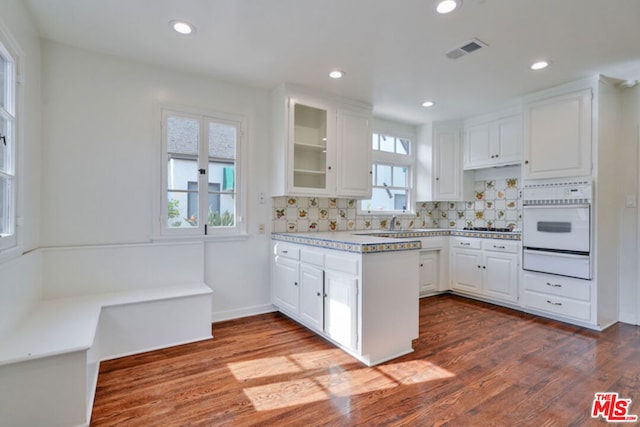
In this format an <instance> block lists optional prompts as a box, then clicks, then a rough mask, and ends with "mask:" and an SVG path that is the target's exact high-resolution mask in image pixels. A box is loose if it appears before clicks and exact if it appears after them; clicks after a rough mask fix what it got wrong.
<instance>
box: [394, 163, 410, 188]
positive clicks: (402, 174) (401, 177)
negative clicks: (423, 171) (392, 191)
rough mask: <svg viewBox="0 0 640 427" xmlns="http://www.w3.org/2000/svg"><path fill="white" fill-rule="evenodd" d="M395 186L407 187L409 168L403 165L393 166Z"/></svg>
mask: <svg viewBox="0 0 640 427" xmlns="http://www.w3.org/2000/svg"><path fill="white" fill-rule="evenodd" d="M393 186H394V187H406V186H407V168H406V167H402V166H394V167H393Z"/></svg>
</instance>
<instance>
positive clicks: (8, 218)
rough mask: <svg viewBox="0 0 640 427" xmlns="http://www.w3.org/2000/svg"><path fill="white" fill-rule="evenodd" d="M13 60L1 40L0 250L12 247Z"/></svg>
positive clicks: (14, 64) (14, 76)
mask: <svg viewBox="0 0 640 427" xmlns="http://www.w3.org/2000/svg"><path fill="white" fill-rule="evenodd" d="M16 84H17V79H16V61H15V59H14V58H13V57H12V56H11V55H10V54H9V52H8V51H7V49H6V47H5V46H4V45H3V44H2V42H1V41H0V249H7V248H9V247H12V246H15V245H16V242H17V239H16V228H15V224H16V221H15V217H16V201H17V195H16V179H17V175H16V149H17V147H16V132H15V130H16V115H15V113H16V97H15V94H16V91H17V87H16Z"/></svg>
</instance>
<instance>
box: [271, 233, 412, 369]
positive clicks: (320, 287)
mask: <svg viewBox="0 0 640 427" xmlns="http://www.w3.org/2000/svg"><path fill="white" fill-rule="evenodd" d="M340 236H341V237H340V238H339V240H337V241H336V244H337V245H338V246H339V247H346V246H348V244H345V243H342V241H345V240H349V239H348V238H347V236H342V235H340ZM278 238H282V236H277V237H274V240H273V241H272V243H273V255H274V258H273V263H272V265H273V272H272V284H271V288H272V303H273V304H274V305H275V306H276V307H277V308H278V309H279V310H280V311H282V312H283V313H284V314H286V315H287V316H289V317H291V318H292V319H293V320H296V321H298V322H300V323H301V324H303V325H305V326H307V327H309V328H310V329H311V330H313V331H315V332H317V333H318V334H320V335H322V336H323V337H325V338H327V339H328V340H330V341H332V342H333V343H335V344H336V345H337V346H339V347H340V348H342V349H343V350H345V351H346V352H348V353H349V354H351V355H353V356H354V357H355V358H357V359H358V360H360V361H362V362H363V363H365V364H367V365H369V366H372V365H376V364H378V363H382V362H385V361H387V360H390V359H393V358H396V357H399V356H402V355H404V354H407V353H410V352H411V351H413V348H412V341H413V340H414V339H415V338H417V337H418V294H419V293H418V286H417V284H418V281H419V276H418V274H419V267H418V263H419V256H418V255H419V250H417V249H419V247H418V248H416V249H415V250H390V251H384V252H368V253H353V252H346V251H345V250H339V249H328V248H324V247H316V246H308V245H305V244H295V243H290V242H284V241H281V240H278ZM336 238H338V237H337V236H336ZM352 240H353V241H366V242H373V241H377V240H380V238H373V237H368V236H354V237H353V238H352ZM400 240H402V239H400ZM385 241H386V242H393V241H395V239H393V240H392V239H386V240H385ZM322 242H324V243H325V244H326V243H327V241H326V240H322ZM394 245H398V244H397V243H396V244H393V243H391V244H390V246H394ZM296 250H297V251H296ZM282 254H284V255H289V256H292V257H293V258H296V259H292V258H286V257H285V256H283V255H282ZM298 254H299V256H298ZM321 262H322V263H323V265H319V264H320V263H321Z"/></svg>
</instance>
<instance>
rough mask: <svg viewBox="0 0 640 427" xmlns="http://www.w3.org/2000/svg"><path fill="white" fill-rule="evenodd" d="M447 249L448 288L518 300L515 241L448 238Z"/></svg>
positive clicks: (486, 296) (507, 299) (496, 298)
mask: <svg viewBox="0 0 640 427" xmlns="http://www.w3.org/2000/svg"><path fill="white" fill-rule="evenodd" d="M450 250H451V273H450V274H451V289H452V290H454V291H459V292H462V293H466V294H471V295H476V296H480V297H485V298H487V299H491V300H498V301H502V302H510V303H515V302H517V301H518V267H519V252H520V243H519V242H514V241H506V240H498V239H478V238H464V237H452V238H451V249H450Z"/></svg>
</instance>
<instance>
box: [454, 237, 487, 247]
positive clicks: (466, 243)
mask: <svg viewBox="0 0 640 427" xmlns="http://www.w3.org/2000/svg"><path fill="white" fill-rule="evenodd" d="M451 247H452V248H464V249H480V248H481V247H482V240H480V239H468V238H465V237H454V238H453V239H451Z"/></svg>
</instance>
